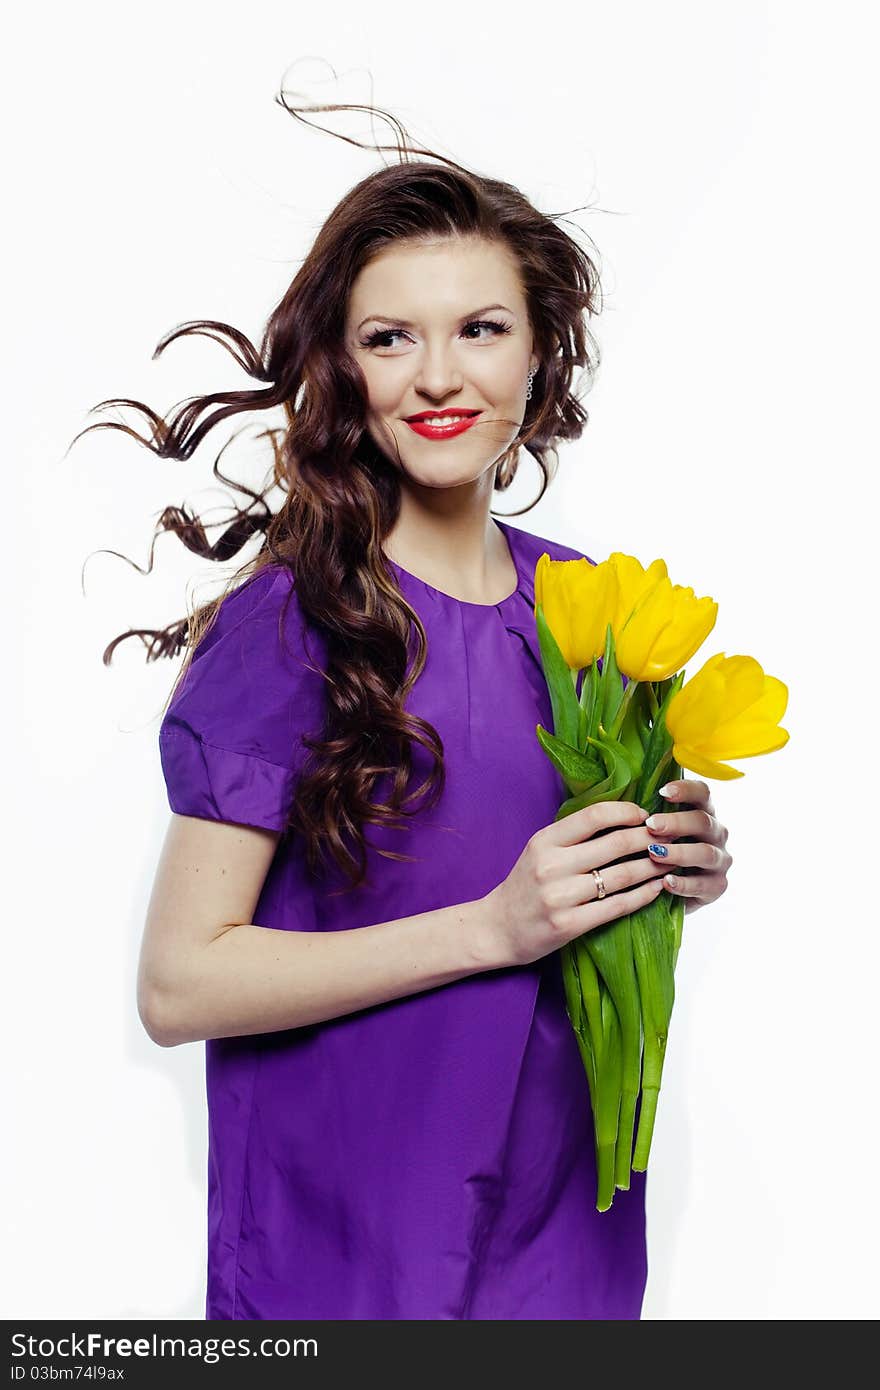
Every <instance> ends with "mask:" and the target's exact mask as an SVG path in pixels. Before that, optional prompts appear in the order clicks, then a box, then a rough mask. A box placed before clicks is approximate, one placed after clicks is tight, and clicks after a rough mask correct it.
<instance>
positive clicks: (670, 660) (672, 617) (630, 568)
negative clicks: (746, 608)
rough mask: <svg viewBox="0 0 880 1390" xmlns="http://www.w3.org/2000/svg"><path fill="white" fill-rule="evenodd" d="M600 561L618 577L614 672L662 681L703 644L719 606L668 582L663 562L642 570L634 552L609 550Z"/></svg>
mask: <svg viewBox="0 0 880 1390" xmlns="http://www.w3.org/2000/svg"><path fill="white" fill-rule="evenodd" d="M605 564H607V565H609V566H611V567H612V568H613V569H614V570H615V571H616V573H617V575H618V607H617V612H616V614H615V617H614V627H613V632H614V651H615V655H616V658H617V665H618V668H619V670H620V671H621V672H622V674H623V675H625V676H627V677H628V678H629V679H630V680H635V681H663V680H667V679H668V677H669V676H673V675H675V673H676V671H680V670H681V668H682V666H684V665H685V664H686V663H687V662H688V661H689V660H690V658H691V657H692V656H693V654H694V652H695V651H697V649H698V648H699V647H701V646H702V644H703V643H704V642H705V640H706V638H707V637H708V635H709V633H710V632H711V631H712V629H713V627H714V626H715V620H716V618H717V617H718V604H717V603H715V601H714V600H713V599H711V598H697V597H696V596H695V594H694V591H693V589H691V588H690V587H688V588H686V587H685V586H684V585H682V584H673V583H672V581H671V580H670V578H669V576H668V574H667V571H666V564H665V561H663V560H653V561H652V562H651V564H650V565H649V566H648V568H647V569H643V568H642V566H641V564H640V563H639V561H638V560H637V559H636V558H635V556H633V555H624V554H622V553H621V552H620V551H614V552H613V554H612V555H610V556H609V558H608V559H607V560H606V561H605Z"/></svg>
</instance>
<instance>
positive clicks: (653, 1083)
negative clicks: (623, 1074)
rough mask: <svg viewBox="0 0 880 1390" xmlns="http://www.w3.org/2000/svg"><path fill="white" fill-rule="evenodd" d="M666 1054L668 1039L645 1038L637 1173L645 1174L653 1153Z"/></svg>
mask: <svg viewBox="0 0 880 1390" xmlns="http://www.w3.org/2000/svg"><path fill="white" fill-rule="evenodd" d="M665 1053H666V1039H665V1038H663V1039H662V1041H661V1039H660V1038H658V1037H656V1036H651V1035H649V1036H647V1037H646V1038H645V1064H644V1071H643V1074H642V1108H641V1110H640V1111H639V1130H638V1134H637V1135H636V1148H635V1153H634V1154H633V1160H632V1166H633V1169H634V1171H635V1172H637V1173H644V1172H645V1170H646V1168H647V1167H648V1157H649V1155H650V1152H651V1139H652V1138H653V1135H654V1117H655V1115H656V1113H657V1099H658V1097H659V1095H660V1082H661V1079H662V1076H663V1058H664V1056H665Z"/></svg>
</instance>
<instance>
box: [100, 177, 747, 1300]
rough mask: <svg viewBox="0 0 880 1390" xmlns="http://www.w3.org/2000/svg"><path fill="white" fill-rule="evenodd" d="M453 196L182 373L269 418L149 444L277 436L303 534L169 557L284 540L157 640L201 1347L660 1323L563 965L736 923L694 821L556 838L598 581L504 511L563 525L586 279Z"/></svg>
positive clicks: (150, 1025) (578, 830) (636, 1207)
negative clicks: (566, 664) (580, 654)
mask: <svg viewBox="0 0 880 1390" xmlns="http://www.w3.org/2000/svg"><path fill="white" fill-rule="evenodd" d="M417 153H420V154H431V153H432V152H430V151H418V152H417ZM433 157H434V159H440V158H441V157H440V156H433ZM444 164H445V165H446V167H440V166H439V165H438V164H436V163H431V162H429V161H426V160H422V161H410V162H401V163H400V164H399V165H397V166H391V167H388V168H384V169H382V170H381V171H380V172H378V173H375V174H373V175H371V176H369V177H367V178H365V179H363V180H362V181H361V182H360V183H359V184H358V185H357V186H356V187H355V188H353V189H352V190H351V191H350V192H349V193H348V194H347V195H346V196H345V197H344V198H343V199H342V201H341V202H340V203H339V205H338V206H337V207H336V208H335V209H334V211H333V212H332V213H331V215H330V216H329V218H328V219H327V221H326V222H325V224H324V226H323V227H322V228H321V230H320V232H319V234H318V236H317V238H316V241H315V244H314V246H313V248H312V250H311V251H310V253H309V255H308V256H307V257H306V259H305V261H304V262H303V264H302V266H301V268H300V270H299V271H298V273H297V274H296V276H295V278H294V280H293V282H292V283H291V285H290V287H289V289H288V290H287V292H286V294H285V295H284V297H283V299H282V301H281V303H280V304H279V305H278V307H277V309H276V310H275V311H274V312H273V314H272V315H271V317H270V319H269V322H268V325H267V328H266V331H265V335H264V340H263V343H262V347H261V350H260V352H259V353H258V352H256V350H255V349H254V348H253V347H252V345H251V344H250V343H249V342H248V340H247V339H245V338H244V337H243V336H242V335H241V334H239V333H237V332H236V331H235V330H234V329H232V328H230V327H228V326H227V325H223V324H217V323H204V324H202V323H200V324H193V325H185V326H184V327H183V328H181V329H178V330H176V332H174V333H172V334H171V335H169V337H168V338H167V339H166V340H165V341H164V342H163V344H161V345H160V349H159V350H161V349H162V347H164V346H166V345H167V342H170V341H171V340H172V339H173V338H174V337H176V336H178V335H179V334H180V333H182V332H192V331H210V332H211V333H212V334H214V335H215V336H217V335H219V336H221V338H222V339H228V340H229V342H231V343H232V344H233V345H234V347H235V348H236V349H237V350H238V351H237V355H239V354H240V355H239V360H240V362H241V364H242V365H243V366H244V368H245V369H246V370H247V371H248V373H249V374H250V375H251V377H253V378H254V379H256V380H257V381H258V382H260V383H263V385H261V388H260V389H259V390H253V391H240V392H225V393H222V394H216V395H212V396H208V397H205V398H202V399H201V400H198V401H196V402H194V403H193V402H190V403H188V404H186V405H185V406H183V407H182V408H181V409H180V410H179V412H178V413H177V414H176V415H175V416H174V417H173V418H172V419H171V421H170V423H169V422H166V421H160V420H159V419H158V417H156V416H154V415H152V413H149V412H148V413H149V414H150V418H151V419H152V421H153V423H154V430H153V436H152V439H146V438H143V439H141V442H143V443H145V444H147V445H148V447H151V448H152V449H153V450H154V451H155V452H156V453H158V454H160V455H162V456H164V457H175V458H184V457H187V456H188V455H189V454H190V453H191V451H192V449H193V448H194V447H195V446H196V445H197V444H198V442H199V440H200V439H201V438H202V437H203V436H204V434H205V433H206V432H207V430H208V429H209V428H210V427H211V426H212V425H213V424H215V423H217V422H218V421H220V420H221V419H223V418H225V417H226V416H231V415H233V414H235V413H238V412H241V411H243V410H252V409H267V408H271V407H274V406H283V407H284V408H285V410H286V413H287V428H286V429H285V431H284V432H283V434H282V436H281V439H280V441H279V440H278V439H277V438H276V437H275V436H274V435H273V436H272V438H273V443H274V448H275V469H274V477H273V481H274V482H275V483H276V484H278V485H279V486H281V487H282V488H283V490H284V491H285V493H286V500H285V501H284V503H283V505H282V506H281V507H280V509H279V510H277V511H276V512H275V513H272V512H271V511H270V510H269V509H268V507H267V506H266V505H265V502H264V495H263V494H260V495H259V497H258V499H257V500H258V502H260V503H262V504H263V506H262V509H261V510H260V511H259V512H258V513H257V514H256V515H254V514H253V513H252V512H251V511H250V509H247V510H244V511H242V512H240V513H239V514H238V515H237V517H236V521H235V523H234V524H233V525H232V526H230V527H229V528H228V530H227V531H226V533H225V534H224V536H223V537H222V538H221V541H220V542H219V543H218V544H217V546H216V547H215V548H214V549H210V548H209V547H208V545H207V541H206V539H205V534H204V531H203V530H202V528H201V525H200V523H199V522H198V521H197V520H195V519H194V518H192V517H190V516H188V515H187V514H186V512H185V511H178V510H176V509H169V511H168V512H167V513H166V514H165V515H164V516H163V518H162V522H161V523H160V525H161V526H162V527H163V528H164V529H171V530H174V531H176V532H177V534H179V535H180V536H181V537H182V539H184V541H185V543H186V544H188V545H189V546H190V548H192V549H194V550H197V551H198V552H199V553H201V554H206V555H208V554H209V555H211V556H212V558H216V559H218V560H225V559H227V558H228V557H229V556H230V555H233V554H236V553H237V552H238V550H240V549H241V547H242V545H243V544H244V542H245V541H246V540H247V538H248V537H249V536H250V535H252V534H253V532H254V531H255V530H258V529H260V530H263V531H264V532H265V543H264V545H263V547H262V548H261V550H260V553H259V554H258V556H257V557H256V559H255V560H253V561H251V562H250V563H249V564H248V565H247V566H245V567H244V569H243V571H240V573H244V574H245V580H244V582H243V583H242V584H240V585H239V586H238V587H235V588H234V589H232V590H231V591H230V592H229V593H227V594H226V595H225V596H224V597H223V598H222V599H220V600H215V601H214V602H213V603H212V604H208V605H205V606H204V607H203V608H202V609H200V610H199V611H198V612H197V613H196V614H195V615H194V618H193V619H192V620H189V621H188V622H186V623H185V624H181V625H178V626H177V627H175V628H172V629H168V630H166V631H165V632H164V633H162V634H154V635H155V636H157V637H159V638H161V639H162V643H163V644H164V645H163V646H162V650H164V651H165V652H166V653H167V654H173V653H174V652H175V651H177V650H178V649H179V648H180V646H181V645H182V644H183V643H184V642H186V643H187V657H188V661H187V663H186V665H185V666H184V669H183V671H182V672H181V678H180V680H179V681H178V684H177V686H176V688H175V690H174V692H173V694H172V699H171V702H170V705H169V708H168V710H167V712H166V714H165V717H164V720H163V722H162V727H161V730H160V734H159V740H160V751H161V759H162V767H163V772H164V775H165V779H166V783H167V787H168V795H169V802H170V806H171V809H172V811H173V813H174V814H173V816H172V821H171V824H170V827H169V830H168V834H167V838H166V842H165V845H164V848H163V852H162V856H161V860H160V863H159V866H158V869H157V873H156V879H155V884H154V887H153V893H152V897H151V901H150V905H149V911H148V918H147V923H146V929H145V933H144V941H143V947H142V952H141V962H140V970H139V981H138V1003H139V1009H140V1014H141V1017H142V1020H143V1023H144V1026H145V1028H146V1029H147V1031H148V1033H149V1035H150V1037H151V1038H153V1039H154V1040H155V1041H156V1042H157V1043H159V1044H160V1045H164V1046H173V1045H176V1044H178V1043H181V1042H189V1041H196V1040H201V1039H205V1040H206V1064H207V1097H208V1109H209V1170H208V1181H209V1205H208V1219H209V1251H208V1280H207V1301H206V1315H207V1317H208V1318H236V1319H237V1318H241V1319H246V1318H261V1319H262V1318H267V1319H268V1318H295V1319H299V1318H322V1319H336V1318H351V1319H419V1318H430V1319H545V1318H548V1319H563V1318H564V1319H582V1318H596V1319H600V1318H601V1319H605V1318H612V1319H623V1318H633V1319H635V1318H638V1317H639V1316H640V1311H641V1303H642V1295H643V1290H644V1284H645V1277H646V1253H645V1211H644V1197H645V1191H644V1187H645V1180H644V1175H642V1174H638V1173H635V1174H633V1178H632V1185H631V1187H630V1189H629V1190H627V1191H619V1192H618V1193H617V1195H616V1197H615V1201H614V1204H613V1207H612V1208H611V1209H610V1210H609V1211H606V1212H602V1213H599V1212H598V1211H597V1210H596V1206H595V1194H596V1172H595V1157H594V1143H593V1130H592V1118H591V1112H590V1103H589V1093H588V1088H587V1084H586V1078H585V1075H584V1071H583V1065H582V1063H581V1060H580V1057H579V1053H578V1049H577V1045H576V1041H575V1037H574V1034H573V1031H572V1029H571V1026H570V1024H569V1022H568V1018H567V1015H566V1012H565V1002H564V995H563V989H562V982H561V977H560V971H559V955H558V948H559V947H560V946H561V945H563V944H564V943H565V942H566V941H568V940H570V939H571V938H572V937H574V936H576V935H578V934H580V933H582V932H584V931H588V930H591V929H593V928H595V927H598V926H600V925H602V924H604V923H606V922H609V921H611V920H613V919H615V918H617V917H619V916H621V915H623V914H626V913H628V912H631V911H633V910H634V909H635V908H637V907H639V906H641V905H642V904H644V903H646V902H649V901H650V900H651V899H652V898H653V897H654V896H655V895H656V894H657V893H658V892H659V890H660V888H661V886H662V885H663V875H664V872H665V871H666V870H668V869H669V868H670V866H676V867H679V868H680V870H681V871H682V876H680V877H679V878H678V881H677V884H676V886H675V890H674V891H680V892H682V893H684V894H686V895H687V896H688V908H689V909H693V908H697V907H699V906H701V905H703V904H705V903H708V902H710V901H712V900H713V899H714V898H716V897H718V896H719V895H720V893H721V892H723V891H724V887H725V886H726V878H725V875H726V871H727V868H728V867H729V864H730V862H731V861H730V856H729V855H728V854H727V852H726V850H724V849H723V843H724V841H725V840H726V834H727V832H726V830H725V828H724V827H723V826H722V825H721V824H720V823H719V822H718V821H717V820H716V819H715V817H714V815H713V814H712V809H711V803H710V801H709V790H708V787H707V786H706V784H705V783H702V782H690V781H683V782H678V783H674V784H673V785H672V788H671V789H670V792H669V795H670V797H673V796H674V795H675V794H676V793H677V794H678V796H679V801H680V804H681V805H682V806H687V809H682V810H679V811H677V812H674V813H670V814H667V815H664V816H663V817H661V822H662V825H661V830H663V831H665V832H666V834H665V836H663V835H661V834H658V833H657V832H655V831H653V830H652V831H650V832H649V830H648V829H647V828H646V827H645V825H644V820H645V815H646V813H645V812H644V811H643V810H642V809H641V808H640V807H637V806H635V805H633V804H632V803H629V802H622V803H609V804H600V805H598V806H595V807H591V808H589V809H587V810H584V811H582V812H580V813H578V814H575V815H572V816H570V817H567V818H566V819H565V820H563V821H561V822H559V823H554V815H555V813H556V811H557V809H558V807H559V804H560V801H561V800H562V799H563V797H564V790H563V787H562V784H561V781H560V779H559V778H558V776H557V774H556V773H555V771H554V770H553V768H552V767H551V765H550V764H549V762H548V760H547V758H546V756H545V755H544V753H543V752H542V750H541V749H540V747H539V745H538V742H537V740H536V738H535V735H534V730H535V725H536V723H538V722H541V723H543V724H545V725H550V724H551V711H550V704H549V695H548V692H547V688H546V684H545V681H544V677H543V674H542V671H541V666H540V653H539V649H538V646H537V637H536V632H535V620H534V572H535V565H536V563H537V561H538V558H539V557H540V555H541V554H543V553H545V552H546V553H548V554H549V555H550V557H551V558H552V559H577V558H581V556H580V552H578V551H576V550H572V549H571V548H570V547H568V546H564V545H561V544H558V543H556V542H553V541H549V540H547V539H545V538H543V537H541V536H537V535H534V534H533V533H531V532H528V531H525V530H522V529H519V528H515V527H513V526H510V525H508V524H507V523H498V522H495V521H494V520H493V519H492V517H491V514H490V505H491V502H492V497H493V492H495V491H500V490H503V489H504V488H506V487H507V486H509V484H510V482H511V480H512V478H513V475H514V473H515V470H516V466H517V461H518V457H519V451H520V449H521V448H523V447H526V448H528V450H529V452H530V453H531V454H532V455H533V456H534V457H535V458H536V460H537V461H538V463H539V465H540V467H541V469H542V471H543V473H544V482H545V486H546V482H547V480H548V477H549V472H548V468H547V459H548V457H549V455H550V454H551V453H552V451H553V449H554V446H555V444H556V442H557V441H558V440H560V439H571V438H575V437H577V436H578V435H579V434H580V432H581V430H582V428H583V425H584V423H585V421H586V418H587V417H586V412H585V411H584V410H583V409H582V407H581V405H580V404H579V403H578V401H577V400H576V399H575V397H574V396H573V394H572V393H571V382H572V374H573V369H574V368H575V367H580V368H582V369H585V371H586V372H587V374H589V373H591V372H592V370H593V368H594V365H595V362H596V361H597V360H598V359H597V356H596V355H595V354H592V352H591V338H590V335H589V333H588V330H587V327H586V324H585V322H584V319H585V315H586V314H587V313H589V312H591V311H594V310H595V309H596V307H597V293H598V276H597V274H596V271H595V267H594V265H593V263H592V261H591V260H590V259H589V257H588V256H586V254H585V253H584V252H583V251H582V249H581V248H580V247H578V246H577V245H576V244H575V242H574V241H573V240H572V239H571V238H570V237H569V236H568V235H567V234H566V233H564V232H563V231H561V230H559V228H557V227H556V226H555V224H554V223H553V221H552V220H550V219H549V218H547V217H546V216H544V215H542V214H541V213H539V212H538V211H536V210H535V208H534V207H532V205H531V204H530V203H529V202H528V201H527V200H526V199H525V198H524V197H523V196H522V195H521V194H520V193H519V192H518V191H517V190H516V189H515V188H513V187H512V186H510V185H509V184H506V183H501V182H499V181H497V180H493V179H487V178H484V177H478V176H476V175H474V174H472V173H470V172H468V171H467V170H465V169H462V168H461V166H458V165H453V164H452V163H451V162H449V161H444ZM128 404H130V405H132V404H133V405H135V406H136V407H137V408H138V409H141V410H143V411H145V412H147V407H145V406H140V405H139V404H138V403H137V402H129V403H128ZM212 405H219V406H221V408H220V409H218V410H215V412H214V413H213V414H212V415H211V416H210V417H209V418H208V419H207V420H202V419H201V417H202V415H203V414H204V412H205V411H206V410H207V409H208V408H209V407H210V406H212ZM432 420H433V421H435V422H436V421H438V420H439V421H440V422H441V423H439V424H438V423H433V424H432V423H431V421H432ZM117 427H118V428H125V429H128V427H127V426H117ZM92 428H96V426H93V427H92ZM129 432H130V433H134V432H133V431H129ZM135 437H137V438H140V436H137V435H136V436H135ZM251 495H252V496H253V495H254V494H251ZM611 539H613V540H615V541H617V540H618V539H619V538H618V537H614V538H609V540H611ZM586 558H587V559H589V557H586ZM590 563H595V562H594V561H590ZM236 578H238V576H236ZM413 631H414V634H415V652H414V653H413V652H412V651H411V648H410V645H409V642H408V639H409V637H410V636H411V635H412V634H413ZM118 640H122V639H117V641H118ZM411 656H412V657H414V659H413V662H412V668H411V669H409V662H410V657H411ZM309 753H310V754H311V757H309V756H308V754H309ZM426 791H427V792H429V793H430V795H429V796H428V797H427V800H419V798H421V797H422V795H423V793H425V792H426ZM413 799H416V802H417V804H415V805H413V806H410V805H409V804H408V803H409V802H410V801H411V800H413ZM404 831H405V832H406V833H403V832H404ZM661 839H665V841H666V848H667V850H668V853H667V855H666V856H665V857H659V856H658V857H656V858H652V855H651V853H650V852H649V845H650V844H651V843H652V842H653V841H657V840H661ZM594 869H597V870H600V871H601V877H602V880H603V881H604V885H605V890H606V892H605V896H604V897H601V898H599V897H597V893H598V891H599V889H598V886H597V881H596V879H595V877H594V875H593V872H592V871H593V870H594ZM667 886H670V885H669V884H667Z"/></svg>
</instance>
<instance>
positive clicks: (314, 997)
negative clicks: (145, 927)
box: [144, 898, 502, 1047]
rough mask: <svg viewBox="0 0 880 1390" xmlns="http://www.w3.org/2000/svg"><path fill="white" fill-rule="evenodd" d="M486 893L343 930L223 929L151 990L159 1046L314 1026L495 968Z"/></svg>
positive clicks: (153, 1024) (252, 926)
mask: <svg viewBox="0 0 880 1390" xmlns="http://www.w3.org/2000/svg"><path fill="white" fill-rule="evenodd" d="M490 911H491V907H490V904H489V901H488V899H486V898H479V899H476V900H475V901H473V902H464V903H457V904H455V905H454V906H452V907H445V908H438V909H436V910H435V911H432V912H421V913H417V914H416V915H415V916H412V917H400V918H397V919H395V920H392V921H389V922H379V923H377V924H375V925H373V926H367V927H357V928H355V929H352V930H346V931H327V932H312V931H302V932H300V931H279V930H277V929H276V928H274V927H261V926H257V925H255V924H252V923H248V924H243V925H241V926H231V927H227V928H226V929H225V930H224V931H223V932H221V934H220V935H219V936H217V937H215V938H214V939H213V940H212V941H211V942H210V943H209V944H208V945H205V946H202V947H200V948H198V949H196V950H193V951H192V952H191V953H190V955H189V957H188V958H187V960H186V961H185V962H183V963H181V962H179V963H178V964H177V965H176V967H175V970H174V979H173V982H171V983H169V982H166V983H165V986H164V988H163V989H161V990H156V991H155V992H154V995H155V998H154V1003H153V1006H152V1008H151V1010H150V1020H149V1023H147V1021H146V1020H144V1021H145V1026H147V1029H148V1032H149V1033H150V1036H151V1037H152V1038H153V1041H154V1042H157V1043H159V1044H160V1045H161V1046H163V1047H173V1046H176V1045H177V1044H178V1043H184V1042H197V1041H199V1040H201V1039H205V1038H223V1037H233V1036H240V1035H242V1034H249V1033H271V1032H275V1031H277V1030H279V1029H283V1028H298V1027H300V1026H302V1025H303V1024H308V1023H320V1022H322V1021H323V1020H324V1019H328V1018H336V1017H338V1016H339V1015H341V1014H348V1013H353V1012H355V1011H356V1010H357V1009H363V1008H367V1007H369V1005H371V1004H379V1003H384V1002H386V1001H387V1000H389V999H398V998H400V997H401V996H402V995H407V994H417V993H419V992H421V991H422V990H426V989H432V988H434V987H435V986H437V985H444V984H448V983H449V982H450V981H452V980H457V979H461V978H462V977H464V976H466V975H474V974H478V973H479V972H481V971H484V970H491V969H495V968H497V967H498V966H499V965H500V964H502V962H501V961H499V960H497V959H495V958H494V957H493V955H492V953H491V948H490V945H489V943H490V941H491V940H492V939H493V938H492V933H491V924H490V922H489V913H490Z"/></svg>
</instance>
